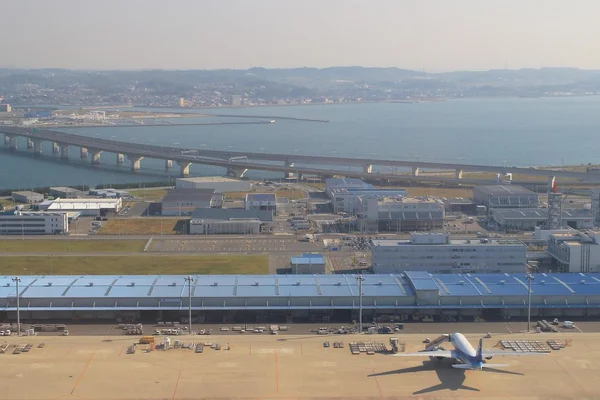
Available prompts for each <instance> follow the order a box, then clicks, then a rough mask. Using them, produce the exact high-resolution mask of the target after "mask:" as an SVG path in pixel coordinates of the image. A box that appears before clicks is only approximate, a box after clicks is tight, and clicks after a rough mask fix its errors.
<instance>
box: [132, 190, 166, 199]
mask: <svg viewBox="0 0 600 400" xmlns="http://www.w3.org/2000/svg"><path fill="white" fill-rule="evenodd" d="M129 194H130V195H132V196H133V197H137V198H140V199H144V200H149V201H159V200H162V198H163V197H165V195H166V194H167V189H145V190H130V191H129Z"/></svg>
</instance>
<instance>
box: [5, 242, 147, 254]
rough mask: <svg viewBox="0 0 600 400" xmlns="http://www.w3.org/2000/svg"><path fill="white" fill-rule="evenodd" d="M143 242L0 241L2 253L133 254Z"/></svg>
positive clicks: (140, 249)
mask: <svg viewBox="0 0 600 400" xmlns="http://www.w3.org/2000/svg"><path fill="white" fill-rule="evenodd" d="M145 244H146V241H145V240H77V239H74V240H35V239H33V240H2V241H0V252H3V253H50V254H53V253H99V252H115V253H119V252H122V253H135V252H141V251H142V250H144V245H145Z"/></svg>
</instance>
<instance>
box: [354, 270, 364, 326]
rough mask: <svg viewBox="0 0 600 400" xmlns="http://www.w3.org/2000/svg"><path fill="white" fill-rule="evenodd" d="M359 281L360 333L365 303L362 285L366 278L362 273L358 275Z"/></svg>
mask: <svg viewBox="0 0 600 400" xmlns="http://www.w3.org/2000/svg"><path fill="white" fill-rule="evenodd" d="M356 280H357V281H358V333H359V334H361V333H362V319H363V318H362V303H363V290H362V285H363V281H364V280H365V278H364V277H363V275H362V273H361V274H360V275H358V276H357V277H356Z"/></svg>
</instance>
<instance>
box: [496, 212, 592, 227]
mask: <svg viewBox="0 0 600 400" xmlns="http://www.w3.org/2000/svg"><path fill="white" fill-rule="evenodd" d="M490 218H491V219H492V220H493V221H494V222H495V223H496V224H498V226H499V227H500V228H502V229H506V230H521V231H526V230H534V229H535V228H536V227H538V226H544V225H546V223H547V222H548V209H547V208H521V209H492V210H490ZM562 223H563V225H564V226H568V227H571V228H575V229H590V228H593V227H594V218H593V216H592V214H591V213H590V212H589V211H587V210H583V209H573V210H563V211H562Z"/></svg>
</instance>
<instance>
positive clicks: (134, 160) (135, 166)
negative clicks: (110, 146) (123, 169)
mask: <svg viewBox="0 0 600 400" xmlns="http://www.w3.org/2000/svg"><path fill="white" fill-rule="evenodd" d="M127 158H128V159H129V160H131V170H132V171H139V170H140V166H141V161H142V160H143V159H144V157H137V156H127Z"/></svg>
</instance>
